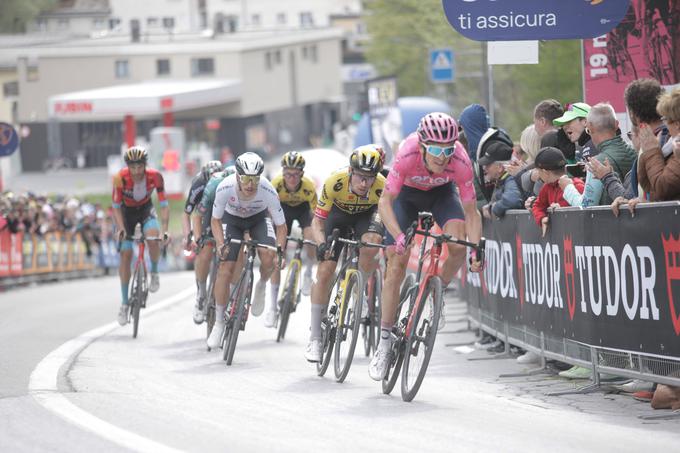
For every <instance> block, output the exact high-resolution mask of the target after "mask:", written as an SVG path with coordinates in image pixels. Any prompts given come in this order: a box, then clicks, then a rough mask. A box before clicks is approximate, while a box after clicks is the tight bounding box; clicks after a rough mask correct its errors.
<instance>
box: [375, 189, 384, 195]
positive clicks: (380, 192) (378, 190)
mask: <svg viewBox="0 0 680 453" xmlns="http://www.w3.org/2000/svg"><path fill="white" fill-rule="evenodd" d="M382 193H383V191H382V189H377V190H376V191H375V194H376V195H377V196H378V197H380V196H381V195H382Z"/></svg>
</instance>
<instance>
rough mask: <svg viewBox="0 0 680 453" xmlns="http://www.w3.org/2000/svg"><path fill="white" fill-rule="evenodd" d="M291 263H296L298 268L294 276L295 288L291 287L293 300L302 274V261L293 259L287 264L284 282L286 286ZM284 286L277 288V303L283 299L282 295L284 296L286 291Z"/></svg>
mask: <svg viewBox="0 0 680 453" xmlns="http://www.w3.org/2000/svg"><path fill="white" fill-rule="evenodd" d="M293 263H298V266H297V268H298V271H297V275H296V276H295V286H294V287H293V293H292V294H293V298H295V297H297V291H298V287H299V286H300V274H301V273H302V260H300V259H296V258H293V259H292V260H290V262H289V263H288V266H286V279H285V280H284V282H286V284H287V283H288V277H290V273H291V272H292V270H293ZM286 284H283V285H280V286H279V297H278V299H277V301H279V300H281V299H282V298H283V295H284V294H285V291H286Z"/></svg>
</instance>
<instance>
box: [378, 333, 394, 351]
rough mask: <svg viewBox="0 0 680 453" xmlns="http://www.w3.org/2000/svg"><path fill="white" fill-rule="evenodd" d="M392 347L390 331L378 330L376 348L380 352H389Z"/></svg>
mask: <svg viewBox="0 0 680 453" xmlns="http://www.w3.org/2000/svg"><path fill="white" fill-rule="evenodd" d="M391 347H392V332H390V329H380V343H378V348H380V350H381V351H383V352H386V351H389V350H390V348H391Z"/></svg>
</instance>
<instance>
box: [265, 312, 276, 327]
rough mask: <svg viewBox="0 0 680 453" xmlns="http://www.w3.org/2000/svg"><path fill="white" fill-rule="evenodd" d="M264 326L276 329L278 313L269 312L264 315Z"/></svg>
mask: <svg viewBox="0 0 680 453" xmlns="http://www.w3.org/2000/svg"><path fill="white" fill-rule="evenodd" d="M264 326H265V327H276V311H274V310H268V311H267V313H265V314H264Z"/></svg>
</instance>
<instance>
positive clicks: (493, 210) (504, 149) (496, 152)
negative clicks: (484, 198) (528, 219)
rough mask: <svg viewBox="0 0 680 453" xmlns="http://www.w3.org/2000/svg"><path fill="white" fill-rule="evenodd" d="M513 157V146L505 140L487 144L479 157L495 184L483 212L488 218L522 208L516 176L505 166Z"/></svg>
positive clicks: (489, 177) (489, 179) (488, 177)
mask: <svg viewBox="0 0 680 453" xmlns="http://www.w3.org/2000/svg"><path fill="white" fill-rule="evenodd" d="M511 158H512V147H510V146H508V144H507V143H505V142H502V141H494V142H490V143H489V144H488V145H487V147H486V149H485V153H484V155H483V156H482V157H480V159H479V164H480V165H481V166H482V168H483V170H484V175H485V176H486V179H487V180H488V181H492V182H493V183H494V185H495V187H494V191H493V194H492V195H491V202H490V203H488V204H487V205H485V206H484V207H483V208H482V214H483V215H484V217H486V218H487V219H491V218H492V215H491V214H493V215H494V216H496V217H503V216H504V215H505V211H507V210H508V209H521V208H522V205H523V204H524V202H523V199H522V192H521V191H520V189H519V186H518V185H517V182H516V181H515V178H514V177H512V176H511V175H510V173H508V172H507V170H506V168H505V166H506V165H507V164H508V163H509V161H510V159H511Z"/></svg>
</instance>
